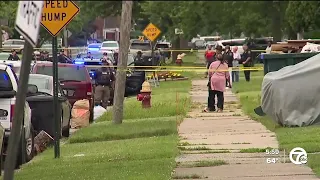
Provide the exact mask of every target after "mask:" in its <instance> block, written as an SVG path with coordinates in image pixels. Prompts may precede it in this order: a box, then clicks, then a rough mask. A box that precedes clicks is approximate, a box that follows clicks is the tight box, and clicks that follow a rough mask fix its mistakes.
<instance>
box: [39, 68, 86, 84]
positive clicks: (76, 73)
mask: <svg viewBox="0 0 320 180" xmlns="http://www.w3.org/2000/svg"><path fill="white" fill-rule="evenodd" d="M36 74H45V75H48V76H52V75H53V74H52V66H38V67H37V70H36ZM87 75H88V73H87V72H86V69H85V67H79V66H78V67H77V66H72V67H71V66H68V67H66V66H62V67H61V66H60V67H59V68H58V76H59V80H75V81H87Z"/></svg>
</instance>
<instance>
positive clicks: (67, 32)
mask: <svg viewBox="0 0 320 180" xmlns="http://www.w3.org/2000/svg"><path fill="white" fill-rule="evenodd" d="M71 35H72V32H71V31H69V30H68V29H67V30H66V31H64V32H63V36H65V37H67V38H69V37H71Z"/></svg>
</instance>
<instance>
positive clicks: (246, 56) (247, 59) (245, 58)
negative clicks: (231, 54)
mask: <svg viewBox="0 0 320 180" xmlns="http://www.w3.org/2000/svg"><path fill="white" fill-rule="evenodd" d="M243 51H244V52H243V54H242V55H241V63H242V64H243V67H252V53H251V50H250V49H249V48H248V45H246V44H245V45H243ZM243 72H244V77H245V79H246V81H247V82H249V81H250V70H244V71H243Z"/></svg>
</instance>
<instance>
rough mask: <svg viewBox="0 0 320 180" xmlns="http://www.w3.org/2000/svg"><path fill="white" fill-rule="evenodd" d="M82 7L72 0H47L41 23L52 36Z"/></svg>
mask: <svg viewBox="0 0 320 180" xmlns="http://www.w3.org/2000/svg"><path fill="white" fill-rule="evenodd" d="M79 11H80V8H79V7H78V6H77V5H76V4H75V3H74V2H73V1H70V0H64V1H52V0H45V1H44V4H43V10H42V18H41V24H42V26H43V27H44V28H45V29H47V31H48V32H49V33H50V34H51V35H52V36H57V34H58V33H59V32H60V31H61V30H62V29H63V28H64V27H65V26H66V25H67V24H68V23H69V22H70V21H71V20H72V19H73V18H74V17H75V16H76V15H77V14H78V13H79Z"/></svg>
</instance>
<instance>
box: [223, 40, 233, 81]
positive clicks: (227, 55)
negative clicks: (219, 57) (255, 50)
mask: <svg viewBox="0 0 320 180" xmlns="http://www.w3.org/2000/svg"><path fill="white" fill-rule="evenodd" d="M223 60H224V61H225V62H226V63H227V64H228V67H229V75H230V76H231V73H232V62H233V53H232V51H231V49H230V46H229V45H226V47H225V51H224V53H223ZM231 79H232V76H231ZM230 82H231V81H230ZM228 86H229V85H228V81H226V87H228Z"/></svg>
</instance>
